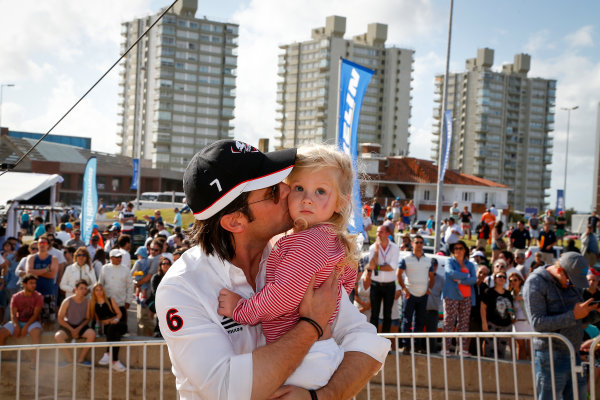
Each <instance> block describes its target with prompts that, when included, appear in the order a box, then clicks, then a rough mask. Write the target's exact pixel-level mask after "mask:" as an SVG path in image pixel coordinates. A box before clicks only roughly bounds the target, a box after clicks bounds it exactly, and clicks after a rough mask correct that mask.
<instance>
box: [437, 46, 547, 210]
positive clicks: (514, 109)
mask: <svg viewBox="0 0 600 400" xmlns="http://www.w3.org/2000/svg"><path fill="white" fill-rule="evenodd" d="M530 62H531V57H530V56H529V55H527V54H517V55H516V56H515V57H514V63H513V64H505V65H503V66H502V71H500V72H496V71H494V70H492V65H493V63H494V50H492V49H487V48H486V49H479V50H478V51H477V57H476V58H472V59H468V60H467V61H466V71H464V72H461V73H453V74H450V76H449V79H448V110H450V111H451V112H452V118H453V128H452V135H453V137H452V144H451V147H450V164H449V165H450V166H449V168H451V169H454V170H457V171H460V172H464V173H466V174H471V175H475V176H479V177H482V178H485V179H489V180H492V181H495V182H501V183H503V184H505V185H507V186H508V187H510V188H511V189H513V191H512V192H511V193H510V194H509V199H508V203H509V204H510V205H511V206H512V207H513V208H514V209H516V210H520V211H525V210H526V209H528V208H536V209H537V211H538V212H539V211H541V210H543V209H544V208H545V206H544V203H545V202H546V201H545V198H546V197H547V196H549V193H546V190H547V189H549V188H550V176H551V171H550V165H551V163H552V147H553V138H552V136H551V132H552V131H553V130H554V109H555V99H556V81H555V80H552V79H542V78H529V77H528V76H527V73H528V72H529V65H530ZM443 87H444V77H443V75H442V76H438V77H437V78H436V88H435V93H436V99H435V100H436V102H437V107H436V108H435V109H434V118H435V119H436V120H435V123H434V127H433V134H434V135H436V139H435V140H434V147H433V149H432V150H433V151H432V157H434V159H435V160H437V159H438V151H439V134H440V132H441V114H442V101H443V93H442V92H443Z"/></svg>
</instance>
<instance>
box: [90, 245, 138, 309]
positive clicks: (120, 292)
mask: <svg viewBox="0 0 600 400" xmlns="http://www.w3.org/2000/svg"><path fill="white" fill-rule="evenodd" d="M109 256H110V263H108V264H106V265H104V266H103V267H102V272H101V273H100V279H98V282H100V283H101V284H102V285H103V286H104V290H105V291H106V297H112V298H113V299H114V300H115V302H116V303H117V305H118V306H119V308H120V309H121V314H122V315H123V317H122V318H124V319H125V321H127V310H128V309H129V305H130V303H129V302H130V301H131V300H132V299H133V282H132V278H131V274H130V267H129V266H125V265H123V264H122V263H121V260H122V258H123V252H122V251H121V250H119V249H112V250H111V251H110V253H109Z"/></svg>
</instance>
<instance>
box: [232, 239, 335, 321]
mask: <svg viewBox="0 0 600 400" xmlns="http://www.w3.org/2000/svg"><path fill="white" fill-rule="evenodd" d="M289 245H290V249H289V251H287V252H286V253H285V258H283V259H281V261H280V262H279V265H278V266H277V267H276V269H275V276H274V280H273V281H272V282H269V283H267V284H266V285H265V287H264V288H263V289H262V290H260V291H259V292H258V293H256V294H255V295H254V296H252V297H251V298H249V299H247V300H246V299H241V300H239V301H238V302H237V306H236V307H235V309H234V311H233V317H232V318H233V319H234V320H235V321H236V322H239V323H242V324H245V325H256V324H258V323H260V322H262V321H271V320H273V319H275V318H277V317H279V316H281V315H284V314H287V313H290V312H293V311H294V310H296V309H297V308H298V306H299V305H300V302H301V301H302V298H303V297H304V293H305V292H306V289H307V288H308V285H309V284H310V281H311V279H312V277H313V276H314V275H315V273H317V272H318V271H320V270H321V269H323V268H324V267H325V266H327V265H328V264H329V262H330V260H329V259H328V257H327V254H326V253H325V252H324V251H323V250H324V249H323V246H315V245H314V242H312V243H310V245H308V244H307V243H305V242H303V240H302V239H301V240H295V241H294V242H293V243H289Z"/></svg>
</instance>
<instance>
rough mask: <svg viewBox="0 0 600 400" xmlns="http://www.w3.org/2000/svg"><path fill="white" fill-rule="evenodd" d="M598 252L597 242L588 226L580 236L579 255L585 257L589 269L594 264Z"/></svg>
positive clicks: (590, 227)
mask: <svg viewBox="0 0 600 400" xmlns="http://www.w3.org/2000/svg"><path fill="white" fill-rule="evenodd" d="M599 252H600V250H599V249H598V240H597V239H596V235H595V234H594V229H593V226H592V225H588V226H587V228H586V230H585V233H584V234H583V235H581V255H583V256H584V257H585V259H586V260H587V262H588V264H589V265H590V267H591V266H593V265H594V264H596V260H597V258H598V253H599Z"/></svg>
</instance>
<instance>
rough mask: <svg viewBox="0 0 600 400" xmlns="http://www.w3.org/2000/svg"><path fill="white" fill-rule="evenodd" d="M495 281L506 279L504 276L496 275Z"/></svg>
mask: <svg viewBox="0 0 600 400" xmlns="http://www.w3.org/2000/svg"><path fill="white" fill-rule="evenodd" d="M496 279H506V275H496Z"/></svg>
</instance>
